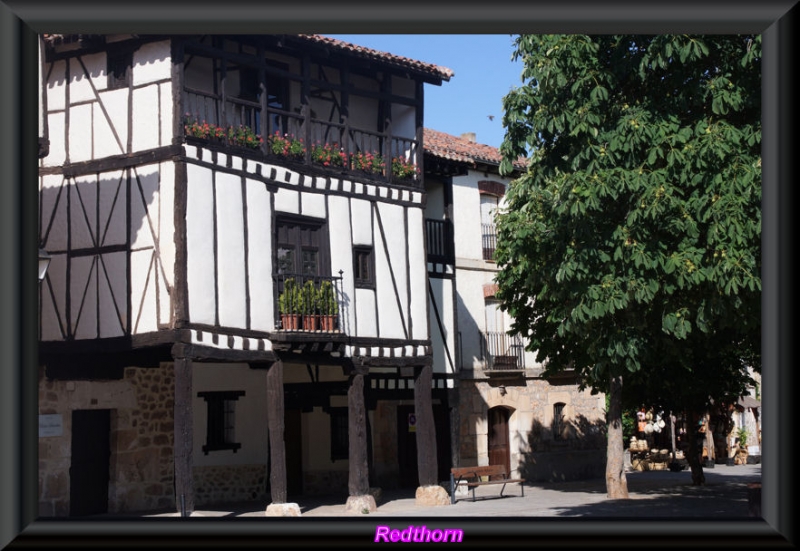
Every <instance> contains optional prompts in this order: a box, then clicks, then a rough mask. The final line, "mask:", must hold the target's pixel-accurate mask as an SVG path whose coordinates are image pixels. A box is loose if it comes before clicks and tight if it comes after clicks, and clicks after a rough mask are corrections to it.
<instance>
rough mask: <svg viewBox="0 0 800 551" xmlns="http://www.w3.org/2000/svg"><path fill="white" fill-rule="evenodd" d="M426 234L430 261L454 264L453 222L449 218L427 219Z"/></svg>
mask: <svg viewBox="0 0 800 551" xmlns="http://www.w3.org/2000/svg"><path fill="white" fill-rule="evenodd" d="M425 236H426V240H427V247H428V262H434V263H439V264H453V263H454V262H455V258H456V255H455V251H454V250H453V224H452V223H451V222H450V221H449V220H433V219H431V218H426V219H425Z"/></svg>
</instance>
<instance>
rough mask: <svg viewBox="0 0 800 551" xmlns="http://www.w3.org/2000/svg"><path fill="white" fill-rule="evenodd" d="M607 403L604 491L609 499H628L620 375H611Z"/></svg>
mask: <svg viewBox="0 0 800 551" xmlns="http://www.w3.org/2000/svg"><path fill="white" fill-rule="evenodd" d="M610 383H611V384H610V386H609V389H610V392H609V401H608V403H609V405H608V450H607V456H606V491H607V492H608V497H609V499H628V497H629V496H628V481H627V479H626V478H625V456H624V450H623V446H624V444H623V438H622V376H621V375H619V376H614V375H612V376H611V379H610Z"/></svg>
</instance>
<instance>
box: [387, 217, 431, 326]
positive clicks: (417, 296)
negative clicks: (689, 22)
mask: <svg viewBox="0 0 800 551" xmlns="http://www.w3.org/2000/svg"><path fill="white" fill-rule="evenodd" d="M407 212H408V232H407V235H406V240H407V241H408V255H409V258H408V266H409V267H408V269H409V275H408V277H409V280H410V284H411V305H410V313H411V317H412V319H413V320H414V324H413V327H412V334H411V338H412V339H427V338H428V337H429V335H430V332H429V329H428V327H429V324H428V277H427V274H428V263H427V261H426V259H425V226H424V224H425V221H424V219H423V212H422V209H416V208H413V209H412V208H410V209H408V210H407ZM395 241H396V242H397V243H398V245H399V244H401V243H402V242H403V240H402V239H396V240H395ZM402 246H403V247H405V246H406V244H405V243H402Z"/></svg>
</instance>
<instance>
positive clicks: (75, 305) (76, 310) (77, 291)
mask: <svg viewBox="0 0 800 551" xmlns="http://www.w3.org/2000/svg"><path fill="white" fill-rule="evenodd" d="M93 260H94V258H93V257H91V256H82V257H75V258H73V259H72V262H71V277H70V289H69V292H70V295H71V297H72V308H71V310H70V321H71V323H72V327H74V331H75V338H77V339H93V338H95V337H97V309H95V308H83V309H82V308H80V307H79V305H80V304H81V303H85V304H88V305H91V306H93V305H95V304H97V270H93V269H92V263H93ZM87 282H88V285H87Z"/></svg>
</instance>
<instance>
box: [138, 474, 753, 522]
mask: <svg viewBox="0 0 800 551" xmlns="http://www.w3.org/2000/svg"><path fill="white" fill-rule="evenodd" d="M704 473H705V476H706V484H705V486H693V485H692V482H691V474H690V473H689V471H688V470H685V471H680V472H671V471H648V472H636V471H634V472H629V473H627V474H626V477H627V481H628V491H629V495H630V499H616V500H612V499H608V498H607V497H606V488H605V480H604V479H593V480H584V481H573V482H555V483H531V484H527V485H526V486H525V488H524V496H521V495H520V494H521V491H520V488H519V485H517V484H511V485H508V486H507V487H506V489H505V490H504V492H503V497H499V493H500V486H495V485H490V486H483V487H479V488H478V491H477V492H476V498H477V499H476V500H475V501H474V502H473V501H472V499H471V495H468V496H465V497H463V498H461V497H460V498H459V499H458V500H457V501H456V503H455V504H452V505H443V506H418V505H417V504H416V500H415V497H414V490H413V489H409V490H405V491H399V490H397V491H387V492H385V493H383V495H381V496H380V498H379V499H378V500H377V505H378V507H377V510H376V511H374V512H372V513H369V515H368V516H369V517H370V518H372V517H459V518H462V517H481V518H489V517H496V518H499V517H622V518H631V517H633V518H637V519H654V520H657V519H664V518H692V517H697V518H705V519H709V520H710V519H730V518H736V517H743V518H744V517H748V516H750V515H749V508H748V484H749V483H754V482H761V465H760V464H756V465H737V466H726V465H716V466H715V468H713V469H704ZM346 500H347V496H327V497H313V498H300V499H298V500H297V504H298V506H299V508H300V511H301V516H302V517H346V516H357V517H362V518H363V517H366V516H367V515H366V514H363V513H348V512H346V511H345V502H346ZM266 506H267V503H263V502H249V503H233V504H222V505H219V506H203V507H202V508H201V509H199V510H196V511H194V512H193V513H192V515H191V516H192V517H193V518H194V517H263V516H264V511H265V509H266ZM140 516H142V517H165V516H166V517H169V516H179V514H178V513H175V512H172V511H171V512H151V513H145V514H143V515H140Z"/></svg>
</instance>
